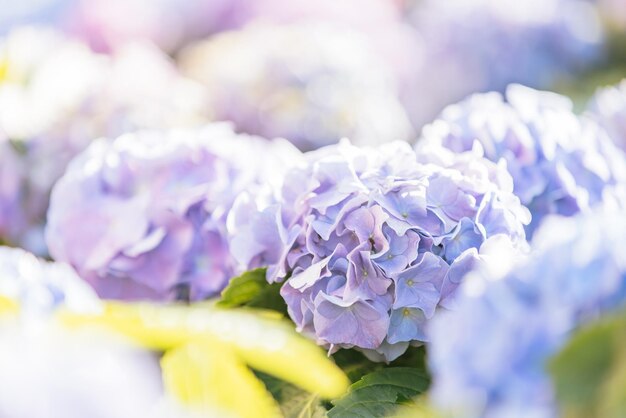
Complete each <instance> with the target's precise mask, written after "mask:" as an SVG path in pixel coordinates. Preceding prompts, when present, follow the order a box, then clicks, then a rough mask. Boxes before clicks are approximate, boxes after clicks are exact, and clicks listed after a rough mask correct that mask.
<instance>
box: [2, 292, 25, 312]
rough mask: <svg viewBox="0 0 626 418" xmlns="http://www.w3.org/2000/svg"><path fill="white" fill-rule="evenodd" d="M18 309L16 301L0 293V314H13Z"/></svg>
mask: <svg viewBox="0 0 626 418" xmlns="http://www.w3.org/2000/svg"><path fill="white" fill-rule="evenodd" d="M19 309H20V306H19V304H18V303H17V302H16V301H14V300H13V299H11V298H7V297H5V296H1V295H0V315H6V314H15V313H17V312H19Z"/></svg>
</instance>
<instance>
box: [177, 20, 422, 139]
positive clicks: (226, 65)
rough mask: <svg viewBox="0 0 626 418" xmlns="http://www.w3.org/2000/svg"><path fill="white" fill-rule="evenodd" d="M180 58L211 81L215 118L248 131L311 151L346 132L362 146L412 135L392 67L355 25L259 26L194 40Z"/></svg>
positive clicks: (185, 66)
mask: <svg viewBox="0 0 626 418" xmlns="http://www.w3.org/2000/svg"><path fill="white" fill-rule="evenodd" d="M346 51H349V53H346ZM179 61H180V63H181V67H182V69H183V72H184V73H185V74H187V75H189V76H191V77H192V78H194V79H196V80H198V81H200V82H202V83H203V84H204V85H205V86H206V88H207V91H208V92H209V101H210V105H209V107H210V110H211V112H212V114H211V117H212V118H213V119H214V120H230V121H232V122H233V123H234V124H235V126H236V128H237V130H238V131H241V132H246V133H250V134H257V135H261V136H264V137H267V138H273V137H284V138H288V139H289V140H290V141H292V142H293V143H294V144H296V145H297V146H298V147H299V148H300V149H303V150H310V149H315V148H319V147H320V146H324V145H329V144H333V143H336V142H338V141H339V139H341V138H342V137H344V136H345V137H349V138H352V139H353V140H354V141H355V142H357V143H362V144H365V143H369V144H375V143H380V142H384V141H390V140H396V139H408V138H409V137H410V136H411V125H410V123H409V120H408V117H407V115H406V112H405V110H404V108H403V107H402V104H401V103H400V101H399V98H398V86H397V84H396V80H395V78H394V76H393V74H392V72H391V71H390V68H388V67H387V66H386V65H385V62H383V61H382V60H381V59H380V58H379V57H378V56H377V55H376V54H375V53H374V52H373V51H372V50H371V49H370V48H369V43H368V42H367V38H366V37H364V35H362V34H359V33H358V32H355V31H351V30H350V29H349V28H347V27H342V26H339V25H336V26H334V25H331V24H320V23H306V24H304V23H303V24H292V25H281V26H269V25H261V24H259V25H251V26H247V27H246V28H244V29H242V30H239V31H233V32H225V33H223V34H219V35H216V36H214V37H211V38H209V39H208V40H206V41H203V42H199V43H197V44H194V45H191V46H190V47H188V48H186V49H185V50H184V51H183V52H182V53H181V55H180V60H179Z"/></svg>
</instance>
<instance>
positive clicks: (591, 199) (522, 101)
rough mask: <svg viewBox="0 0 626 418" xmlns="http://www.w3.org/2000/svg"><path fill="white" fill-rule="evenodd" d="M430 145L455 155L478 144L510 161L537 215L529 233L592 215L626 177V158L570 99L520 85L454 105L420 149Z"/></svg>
mask: <svg viewBox="0 0 626 418" xmlns="http://www.w3.org/2000/svg"><path fill="white" fill-rule="evenodd" d="M429 143H436V144H442V145H443V146H445V147H447V148H449V149H451V150H453V151H455V152H462V151H467V150H470V149H472V148H474V147H479V148H482V149H483V150H484V153H485V156H486V157H487V158H488V159H490V160H492V161H499V160H501V159H503V160H504V161H506V165H507V169H508V171H509V173H510V174H511V176H512V177H513V181H514V192H515V194H516V195H517V196H519V198H520V200H521V201H522V203H523V204H524V205H526V206H527V207H528V208H529V209H530V211H531V213H532V223H531V224H530V225H529V227H528V228H527V230H526V232H527V234H528V235H529V236H531V235H532V233H533V231H534V230H535V228H536V227H537V226H538V225H539V224H540V223H541V220H542V219H543V217H544V216H546V215H548V214H559V215H563V216H571V215H573V214H575V213H578V212H581V211H585V210H588V209H589V208H591V207H593V206H594V205H596V204H598V203H600V202H602V201H603V200H606V199H608V198H609V197H610V196H611V195H612V194H615V193H614V192H615V189H616V187H617V186H620V185H622V184H623V183H624V181H625V180H626V162H625V161H626V160H625V157H624V155H623V154H622V152H621V151H620V150H619V149H617V148H616V147H615V146H614V145H613V144H612V143H611V141H610V139H609V137H608V135H607V134H606V132H605V131H604V130H603V129H602V128H600V127H599V126H598V125H597V124H596V123H594V122H593V121H592V120H591V119H588V118H586V117H579V116H577V115H575V114H574V113H573V112H572V103H571V101H570V100H569V99H568V98H566V97H563V96H559V95H557V94H554V93H548V92H540V91H536V90H533V89H530V88H527V87H523V86H520V85H511V86H509V87H508V89H507V92H506V96H505V98H504V97H502V95H500V94H499V93H485V94H476V95H473V96H470V97H469V98H468V99H466V100H464V101H462V102H460V103H458V104H454V105H450V106H448V107H447V108H446V109H444V111H443V112H442V114H441V116H440V118H439V119H437V120H436V121H435V122H433V123H432V124H431V125H428V126H426V127H425V128H424V130H423V137H422V138H421V140H420V141H418V143H417V145H416V147H417V148H418V149H419V148H420V147H421V146H423V144H429Z"/></svg>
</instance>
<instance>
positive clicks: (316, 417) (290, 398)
mask: <svg viewBox="0 0 626 418" xmlns="http://www.w3.org/2000/svg"><path fill="white" fill-rule="evenodd" d="M256 375H257V377H258V378H259V379H260V380H261V381H262V382H263V383H265V386H266V388H267V390H268V391H269V392H270V393H271V394H272V396H273V397H274V399H275V400H276V401H277V402H278V404H279V406H280V410H281V412H282V414H283V416H284V417H285V418H325V417H326V409H325V408H324V406H323V403H322V400H321V399H320V397H319V396H318V395H316V394H313V393H309V392H307V391H305V390H302V389H300V388H298V387H297V386H294V385H292V384H290V383H287V382H285V381H283V380H280V379H277V378H275V377H273V376H270V375H268V374H265V373H261V372H256Z"/></svg>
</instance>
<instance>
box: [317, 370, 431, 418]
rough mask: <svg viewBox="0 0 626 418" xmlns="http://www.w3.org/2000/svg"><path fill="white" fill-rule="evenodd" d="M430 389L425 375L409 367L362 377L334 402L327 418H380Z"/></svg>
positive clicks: (378, 371)
mask: <svg viewBox="0 0 626 418" xmlns="http://www.w3.org/2000/svg"><path fill="white" fill-rule="evenodd" d="M428 385H429V378H428V376H427V374H426V373H425V372H424V371H423V370H420V369H416V368H412V367H389V368H386V369H381V370H377V371H375V372H373V373H370V374H368V375H366V376H364V377H363V378H362V379H361V380H359V381H358V382H356V383H354V384H353V385H352V386H350V389H349V390H348V393H347V394H346V395H345V396H344V397H342V398H340V399H338V400H336V401H333V405H334V407H333V408H332V409H331V410H330V411H328V416H329V417H330V418H344V417H345V418H348V417H360V418H382V417H388V416H391V415H393V414H394V413H395V411H396V410H397V408H398V406H400V405H403V404H407V403H412V398H414V397H415V396H417V395H419V394H420V393H423V392H424V391H425V390H426V389H427V388H428Z"/></svg>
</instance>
